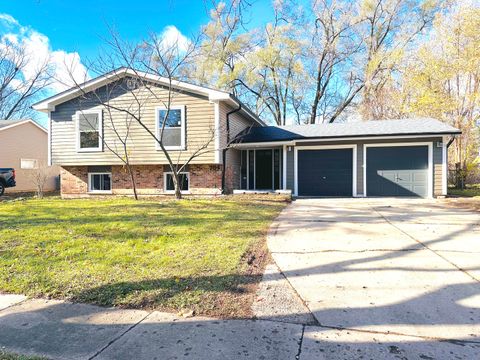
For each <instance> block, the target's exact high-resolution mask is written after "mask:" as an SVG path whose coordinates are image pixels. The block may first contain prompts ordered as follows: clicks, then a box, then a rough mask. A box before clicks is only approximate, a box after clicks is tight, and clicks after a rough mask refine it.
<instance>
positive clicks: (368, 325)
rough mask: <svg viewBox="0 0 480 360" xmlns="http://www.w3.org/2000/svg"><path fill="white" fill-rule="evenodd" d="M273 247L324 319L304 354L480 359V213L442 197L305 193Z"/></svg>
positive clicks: (308, 334) (276, 229) (307, 339)
mask: <svg viewBox="0 0 480 360" xmlns="http://www.w3.org/2000/svg"><path fill="white" fill-rule="evenodd" d="M268 246H269V248H270V250H271V252H272V254H273V258H274V260H275V262H276V263H277V265H278V266H279V268H280V269H281V271H282V272H283V274H284V275H285V276H286V278H287V279H288V280H289V282H290V283H291V285H292V286H293V287H294V289H295V290H296V291H297V292H298V294H299V296H300V297H301V298H302V299H303V300H304V302H305V304H306V305H307V307H308V308H309V309H310V311H311V312H312V313H313V315H314V316H315V318H316V319H317V320H318V322H319V325H320V328H318V327H311V328H309V327H306V329H305V335H304V338H303V346H302V358H304V359H308V358H312V359H313V358H335V359H336V358H339V359H340V358H342V359H343V358H358V357H359V356H360V354H363V355H365V356H368V357H372V358H378V357H382V358H386V357H388V356H391V357H393V358H396V357H397V356H398V357H399V358H408V359H410V358H423V359H431V358H434V359H437V358H439V359H444V358H454V357H457V358H465V359H469V358H480V283H479V280H480V216H479V214H478V213H474V212H469V211H467V210H459V209H454V208H449V207H447V206H446V205H445V203H444V202H442V201H435V200H421V199H418V200H417V199H299V200H296V201H295V202H293V203H292V205H291V206H289V207H288V208H287V209H285V210H284V212H283V213H282V214H281V215H280V217H279V218H278V219H277V220H276V222H275V223H274V225H273V227H272V229H271V232H270V235H269V239H268ZM319 329H321V330H319ZM379 344H383V345H381V346H380V345H379ZM387 344H388V346H387ZM329 353H332V354H333V353H335V355H336V356H335V357H332V356H330V357H329V356H328V354H329ZM342 354H344V355H342ZM352 356H353V357H352ZM357 356H358V357H357Z"/></svg>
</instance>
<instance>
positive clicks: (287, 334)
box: [0, 295, 303, 360]
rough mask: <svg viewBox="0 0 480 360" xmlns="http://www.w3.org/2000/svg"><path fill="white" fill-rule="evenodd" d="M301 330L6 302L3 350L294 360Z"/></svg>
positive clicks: (0, 328) (63, 355)
mask: <svg viewBox="0 0 480 360" xmlns="http://www.w3.org/2000/svg"><path fill="white" fill-rule="evenodd" d="M302 330H303V326H302V325H298V324H289V323H282V322H274V321H264V320H259V321H254V320H217V319H211V318H201V317H193V318H187V319H186V318H179V317H177V316H175V315H173V314H170V313H162V312H158V311H153V312H147V311H140V310H123V309H112V308H102V307H97V306H92V305H85V304H73V303H68V302H64V301H57V300H40V299H32V300H27V299H25V298H24V297H22V296H18V295H0V349H2V350H4V351H7V352H13V353H19V354H25V355H40V356H45V357H47V358H49V359H138V360H141V359H162V360H163V359H178V358H182V359H184V358H188V359H238V358H242V359H272V360H273V359H295V356H296V355H297V354H298V352H299V342H300V338H301V336H302Z"/></svg>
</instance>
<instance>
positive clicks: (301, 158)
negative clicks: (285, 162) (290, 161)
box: [298, 149, 353, 196]
mask: <svg viewBox="0 0 480 360" xmlns="http://www.w3.org/2000/svg"><path fill="white" fill-rule="evenodd" d="M352 156H353V150H352V149H324V150H299V151H298V194H299V195H300V196H352V172H353V170H352Z"/></svg>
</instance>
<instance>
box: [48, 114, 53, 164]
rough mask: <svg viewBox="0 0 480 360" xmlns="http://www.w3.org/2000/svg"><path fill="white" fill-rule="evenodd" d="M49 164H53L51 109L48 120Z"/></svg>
mask: <svg viewBox="0 0 480 360" xmlns="http://www.w3.org/2000/svg"><path fill="white" fill-rule="evenodd" d="M47 165H48V166H52V113H51V112H50V111H49V112H48V122H47Z"/></svg>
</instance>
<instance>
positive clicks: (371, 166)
mask: <svg viewBox="0 0 480 360" xmlns="http://www.w3.org/2000/svg"><path fill="white" fill-rule="evenodd" d="M427 193H428V146H395V147H371V148H367V195H368V196H421V197H426V196H427V195H428V194H427Z"/></svg>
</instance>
